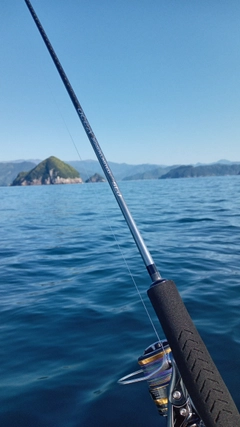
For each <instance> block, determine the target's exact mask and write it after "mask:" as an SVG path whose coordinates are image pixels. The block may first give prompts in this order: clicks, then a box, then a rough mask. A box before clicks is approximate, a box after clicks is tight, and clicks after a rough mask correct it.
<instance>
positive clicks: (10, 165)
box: [0, 161, 36, 186]
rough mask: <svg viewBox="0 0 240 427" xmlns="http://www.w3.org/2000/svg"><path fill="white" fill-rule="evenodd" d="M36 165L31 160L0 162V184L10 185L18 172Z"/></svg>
mask: <svg viewBox="0 0 240 427" xmlns="http://www.w3.org/2000/svg"><path fill="white" fill-rule="evenodd" d="M35 166H36V165H35V164H34V163H32V162H27V161H22V162H16V163H15V162H1V163H0V186H7V185H10V184H11V183H12V182H13V180H14V178H16V176H17V175H18V174H19V172H23V171H29V170H30V169H32V168H34V167H35Z"/></svg>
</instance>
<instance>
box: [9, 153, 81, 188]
mask: <svg viewBox="0 0 240 427" xmlns="http://www.w3.org/2000/svg"><path fill="white" fill-rule="evenodd" d="M74 183H82V179H81V178H80V175H79V172H78V171H77V170H76V169H74V168H73V167H72V166H70V165H68V164H66V163H64V162H62V161H61V160H59V159H58V158H57V157H54V156H51V157H49V158H48V159H46V160H44V161H43V162H41V163H39V164H38V165H37V166H35V167H34V168H33V169H31V170H30V171H29V172H20V173H19V174H18V176H17V178H16V179H14V181H13V183H12V186H16V185H21V186H25V185H51V184H74Z"/></svg>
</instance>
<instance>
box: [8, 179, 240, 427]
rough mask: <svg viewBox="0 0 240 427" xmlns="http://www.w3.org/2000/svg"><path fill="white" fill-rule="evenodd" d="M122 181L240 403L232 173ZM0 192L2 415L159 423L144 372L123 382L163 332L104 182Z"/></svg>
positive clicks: (237, 240)
mask: <svg viewBox="0 0 240 427" xmlns="http://www.w3.org/2000/svg"><path fill="white" fill-rule="evenodd" d="M120 188H121V190H122V193H123V195H124V198H125V200H126V202H127V204H128V207H129V209H130V211H131V213H132V215H133V217H134V219H135V221H136V223H137V225H138V227H139V230H140V232H141V234H142V236H143V238H144V240H145V243H146V244H147V247H148V249H149V251H150V253H151V255H152V257H153V259H154V261H155V264H156V265H157V267H158V269H159V270H160V272H161V275H162V277H164V278H167V279H172V280H174V281H175V283H176V285H177V287H178V289H179V291H180V293H181V295H182V298H183V300H184V302H185V303H186V306H187V308H188V310H189V312H190V314H191V316H192V318H193V320H194V322H195V324H196V326H197V328H198V330H199V332H200V334H201V336H202V338H203V340H204V341H205V344H206V345H207V347H208V349H209V351H210V353H211V355H212V357H213V359H214V361H215V363H216V365H217V367H218V369H219V370H220V372H221V374H222V376H223V378H224V380H225V382H226V384H227V386H228V388H229V390H230V392H231V394H232V396H233V398H234V400H235V402H236V404H237V406H238V408H239V409H240V393H239V382H240V176H226V177H206V178H197V179H190V178H189V179H172V180H149V181H126V182H120ZM0 194H1V198H0V242H1V244H0V292H1V297H0V315H1V323H0V328H1V353H0V371H1V373H0V378H1V381H0V387H1V398H0V402H1V405H0V426H1V427H80V426H81V427H111V426H112V427H128V426H129V427H130V426H131V427H146V426H151V427H157V426H158V427H159V426H165V424H166V422H165V419H164V418H161V417H160V416H159V415H158V412H157V409H156V408H155V405H154V403H153V402H152V400H151V398H150V396H149V392H148V387H147V384H146V383H145V382H143V383H139V384H134V385H128V386H122V385H119V384H118V379H119V378H121V377H123V376H124V375H127V374H129V373H131V372H133V371H136V370H137V369H139V367H138V364H137V359H138V357H139V356H140V355H141V354H142V353H143V352H144V349H145V348H146V347H148V346H149V345H150V344H151V343H153V342H155V341H156V339H157V338H156V335H155V332H154V329H153V327H152V325H151V322H150V321H149V318H148V316H147V314H146V311H145V309H144V307H143V304H142V302H141V300H140V298H139V295H138V293H137V291H136V288H135V286H134V283H133V279H134V281H135V282H136V284H137V286H138V289H139V292H140V293H141V295H142V298H143V300H144V302H145V305H146V307H147V309H148V311H149V314H150V316H151V318H152V319H153V323H154V325H155V327H156V329H157V331H158V333H159V335H160V336H161V337H162V338H164V336H163V333H162V330H161V327H160V325H159V324H158V321H157V319H156V316H155V314H154V312H153V309H152V307H151V305H150V302H149V301H148V297H147V293H146V291H147V289H148V287H149V286H150V279H149V276H148V274H147V272H146V271H145V266H144V264H143V262H142V259H141V257H140V255H139V254H138V251H137V249H136V247H135V243H134V242H133V239H132V236H131V235H130V232H129V230H128V228H127V226H126V224H125V222H124V219H123V218H122V215H121V213H120V212H119V208H118V206H117V204H116V202H115V199H114V197H113V195H112V193H111V191H110V189H109V187H108V184H107V183H101V184H100V183H99V184H84V185H65V186H64V185H61V186H39V187H0ZM179 321H181V319H179Z"/></svg>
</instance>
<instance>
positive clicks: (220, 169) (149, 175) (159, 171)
mask: <svg viewBox="0 0 240 427" xmlns="http://www.w3.org/2000/svg"><path fill="white" fill-rule="evenodd" d="M40 162H41V160H31V161H29V160H16V161H13V162H0V186H8V185H11V183H12V182H13V180H14V179H15V178H16V177H17V175H18V174H19V173H20V172H28V171H30V170H31V169H33V168H34V167H35V166H36V165H37V164H38V163H40ZM65 163H67V164H69V165H71V166H73V167H74V168H75V169H76V170H77V171H78V172H79V174H80V176H81V178H82V179H83V181H86V180H87V179H89V177H91V176H93V175H94V174H96V173H97V174H100V175H103V172H102V169H101V166H100V165H99V163H98V161H97V160H79V161H65ZM109 166H110V168H111V170H112V172H113V174H114V176H115V178H116V179H117V180H118V181H121V180H139V179H166V178H188V177H200V176H223V175H239V174H240V161H239V162H231V161H229V160H219V161H218V162H216V163H212V164H207V165H206V164H199V163H198V164H197V165H172V166H164V165H157V164H140V165H129V164H127V163H115V162H109Z"/></svg>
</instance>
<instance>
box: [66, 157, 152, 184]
mask: <svg viewBox="0 0 240 427" xmlns="http://www.w3.org/2000/svg"><path fill="white" fill-rule="evenodd" d="M66 163H68V164H69V165H71V166H73V167H74V168H75V169H76V170H77V171H78V172H79V173H80V175H81V177H82V178H83V179H84V180H85V181H86V180H87V179H88V178H89V177H90V176H92V175H94V174H95V173H98V174H103V171H102V168H101V166H100V164H99V162H98V161H97V160H79V161H68V162H66ZM108 164H109V166H110V168H111V171H112V173H113V175H114V177H115V178H116V179H117V180H118V181H121V180H123V179H126V177H131V176H132V175H136V174H138V173H139V174H141V173H144V172H146V171H149V170H152V169H156V168H158V167H159V165H151V164H141V165H129V164H127V163H114V162H108ZM141 179H142V178H141Z"/></svg>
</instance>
